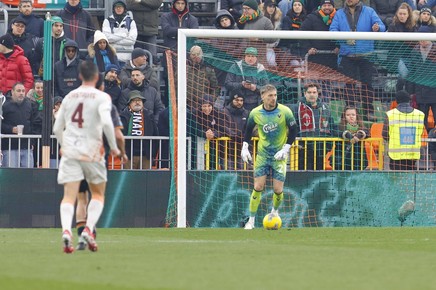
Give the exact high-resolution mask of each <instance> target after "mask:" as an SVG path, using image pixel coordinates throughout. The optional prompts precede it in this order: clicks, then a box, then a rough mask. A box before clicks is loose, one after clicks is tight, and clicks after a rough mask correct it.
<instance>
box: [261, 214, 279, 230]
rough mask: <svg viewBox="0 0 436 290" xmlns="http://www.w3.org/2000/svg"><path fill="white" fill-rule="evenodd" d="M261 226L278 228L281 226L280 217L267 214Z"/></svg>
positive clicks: (271, 228)
mask: <svg viewBox="0 0 436 290" xmlns="http://www.w3.org/2000/svg"><path fill="white" fill-rule="evenodd" d="M263 227H264V228H265V229H267V230H278V229H280V228H281V227H282V219H281V218H280V217H279V216H273V215H271V214H267V215H266V216H265V217H264V218H263Z"/></svg>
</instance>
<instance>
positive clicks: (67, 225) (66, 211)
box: [60, 202, 74, 233]
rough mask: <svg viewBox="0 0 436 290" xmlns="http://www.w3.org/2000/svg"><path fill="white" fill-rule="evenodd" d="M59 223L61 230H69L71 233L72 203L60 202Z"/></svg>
mask: <svg viewBox="0 0 436 290" xmlns="http://www.w3.org/2000/svg"><path fill="white" fill-rule="evenodd" d="M60 212H61V224H62V231H65V230H67V231H69V232H70V233H71V224H72V223H73V216H74V205H72V204H71V203H68V202H63V203H61V208H60Z"/></svg>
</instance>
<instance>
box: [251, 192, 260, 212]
mask: <svg viewBox="0 0 436 290" xmlns="http://www.w3.org/2000/svg"><path fill="white" fill-rule="evenodd" d="M261 195H262V192H261V191H256V190H254V189H253V192H252V193H251V198H250V217H254V216H256V213H257V208H258V207H259V204H260V196H261Z"/></svg>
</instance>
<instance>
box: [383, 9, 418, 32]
mask: <svg viewBox="0 0 436 290" xmlns="http://www.w3.org/2000/svg"><path fill="white" fill-rule="evenodd" d="M416 30H417V28H416V20H415V17H414V16H413V12H412V8H411V7H410V5H409V4H407V3H402V4H401V5H400V7H399V8H398V10H397V12H396V13H395V15H394V17H393V18H392V20H391V24H390V25H389V27H388V32H415V31H416Z"/></svg>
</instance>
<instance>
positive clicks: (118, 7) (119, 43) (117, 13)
mask: <svg viewBox="0 0 436 290" xmlns="http://www.w3.org/2000/svg"><path fill="white" fill-rule="evenodd" d="M158 1H160V0H158ZM133 2H134V1H133ZM135 5H136V4H135ZM112 13H113V14H112V15H111V16H109V17H108V18H106V19H105V20H104V21H103V27H102V30H103V33H104V34H105V35H106V36H107V39H108V41H109V43H110V44H111V45H112V46H113V47H114V48H115V50H116V51H117V56H118V60H119V61H120V62H121V63H120V67H122V66H123V65H124V64H125V63H126V62H128V61H130V54H131V51H132V50H133V45H134V44H135V42H136V39H137V37H138V29H137V26H136V21H135V20H134V19H133V17H132V15H131V12H130V11H127V6H126V3H125V2H124V1H123V0H118V1H114V3H113V4H112Z"/></svg>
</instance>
